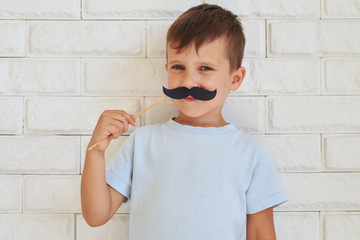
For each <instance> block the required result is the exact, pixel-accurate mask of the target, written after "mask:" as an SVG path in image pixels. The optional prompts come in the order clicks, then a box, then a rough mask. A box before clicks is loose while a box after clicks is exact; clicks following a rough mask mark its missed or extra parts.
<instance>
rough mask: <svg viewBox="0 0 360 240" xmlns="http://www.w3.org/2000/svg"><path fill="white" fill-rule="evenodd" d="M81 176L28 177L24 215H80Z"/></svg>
mask: <svg viewBox="0 0 360 240" xmlns="http://www.w3.org/2000/svg"><path fill="white" fill-rule="evenodd" d="M80 180H81V177H80V176H46V175H43V176H26V177H25V179H24V213H80V212H81V204H80Z"/></svg>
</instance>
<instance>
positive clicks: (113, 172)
mask: <svg viewBox="0 0 360 240" xmlns="http://www.w3.org/2000/svg"><path fill="white" fill-rule="evenodd" d="M135 131H136V130H135ZM135 131H134V132H133V133H132V134H131V135H130V136H129V137H128V138H127V139H126V140H125V142H124V143H123V144H122V145H121V147H120V149H119V150H118V152H117V153H116V154H115V155H114V156H113V157H112V158H111V159H110V161H109V162H108V163H107V164H106V167H105V177H106V183H107V184H108V185H110V186H111V187H112V188H114V189H115V190H116V191H118V192H119V193H121V194H122V195H124V196H125V197H126V199H125V200H124V203H126V202H127V201H128V200H129V199H130V198H131V183H132V171H133V158H134V142H135V139H134V138H135V137H134V135H135Z"/></svg>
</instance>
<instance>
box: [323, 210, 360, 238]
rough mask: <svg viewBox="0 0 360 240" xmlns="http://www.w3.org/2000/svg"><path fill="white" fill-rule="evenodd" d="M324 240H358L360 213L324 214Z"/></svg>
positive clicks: (359, 234)
mask: <svg viewBox="0 0 360 240" xmlns="http://www.w3.org/2000/svg"><path fill="white" fill-rule="evenodd" d="M321 220H322V221H321V222H322V229H323V240H338V239H346V240H357V239H359V236H360V228H359V226H360V214H359V213H351V212H344V213H323V214H322V219H321Z"/></svg>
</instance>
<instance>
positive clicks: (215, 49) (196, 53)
mask: <svg viewBox="0 0 360 240" xmlns="http://www.w3.org/2000/svg"><path fill="white" fill-rule="evenodd" d="M173 45H174V46H176V43H175V44H173ZM226 49H227V48H226V41H225V39H224V38H223V37H221V38H217V39H215V40H213V41H211V42H209V41H207V42H204V43H203V44H201V45H200V46H199V48H198V49H196V46H195V41H192V42H191V43H190V44H189V45H188V46H186V47H184V48H183V49H181V50H180V51H178V49H176V48H172V47H171V46H170V44H167V58H168V60H169V59H172V58H184V57H191V58H203V59H213V60H218V61H224V60H227V54H226V53H227V52H226Z"/></svg>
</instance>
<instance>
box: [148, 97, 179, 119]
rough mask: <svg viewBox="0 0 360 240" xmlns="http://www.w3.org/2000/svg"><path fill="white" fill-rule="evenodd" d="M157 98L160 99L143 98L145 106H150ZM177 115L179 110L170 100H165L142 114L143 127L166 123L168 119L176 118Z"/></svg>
mask: <svg viewBox="0 0 360 240" xmlns="http://www.w3.org/2000/svg"><path fill="white" fill-rule="evenodd" d="M159 98H160V97H147V98H145V106H150V105H151V104H152V103H153V102H155V101H156V100H157V99H159ZM178 114H179V110H178V109H177V108H176V107H175V105H174V104H173V103H172V101H171V99H170V98H165V99H163V100H161V102H159V103H157V104H156V105H154V106H153V107H151V108H150V109H149V110H148V111H146V112H145V113H144V118H145V125H150V124H157V123H161V122H166V121H168V120H169V119H170V118H173V117H177V116H178Z"/></svg>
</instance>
